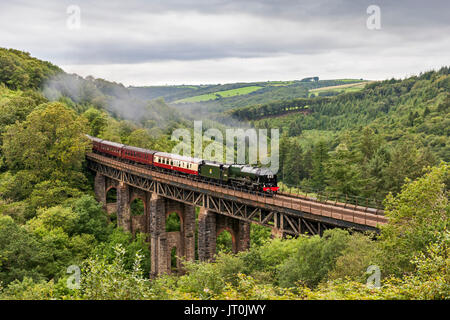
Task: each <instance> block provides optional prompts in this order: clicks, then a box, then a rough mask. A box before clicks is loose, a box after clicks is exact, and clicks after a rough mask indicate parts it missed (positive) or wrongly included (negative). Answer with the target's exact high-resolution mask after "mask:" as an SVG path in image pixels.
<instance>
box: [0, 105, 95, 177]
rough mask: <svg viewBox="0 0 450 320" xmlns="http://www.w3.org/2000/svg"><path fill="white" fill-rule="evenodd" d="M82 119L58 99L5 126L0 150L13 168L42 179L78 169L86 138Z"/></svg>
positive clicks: (84, 149)
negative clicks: (24, 118) (0, 149)
mask: <svg viewBox="0 0 450 320" xmlns="http://www.w3.org/2000/svg"><path fill="white" fill-rule="evenodd" d="M84 132H86V123H85V122H84V121H83V120H82V119H81V118H79V117H77V115H76V114H75V112H74V111H72V110H70V109H68V108H67V107H65V106H64V105H63V104H61V103H47V104H43V105H41V106H39V107H38V108H36V109H35V110H34V111H33V112H32V113H30V114H29V115H28V116H27V118H26V120H25V121H23V122H20V123H16V124H14V125H11V126H8V127H7V129H6V132H5V133H4V134H3V141H4V142H3V153H4V155H5V159H6V163H7V165H8V167H9V168H11V169H13V170H23V169H26V170H31V171H33V172H35V173H36V174H37V175H38V176H40V177H42V178H43V179H49V178H50V177H51V176H58V174H61V173H64V174H63V177H64V178H65V179H66V180H68V179H69V180H70V178H72V177H71V176H70V172H79V171H80V170H81V165H82V163H83V161H84V156H85V153H86V151H87V148H88V145H89V141H88V139H87V138H86V137H85V136H84Z"/></svg>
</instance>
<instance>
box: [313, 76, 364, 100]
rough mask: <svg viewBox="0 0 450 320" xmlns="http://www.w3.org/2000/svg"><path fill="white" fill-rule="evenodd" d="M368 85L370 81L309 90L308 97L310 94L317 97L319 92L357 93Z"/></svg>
mask: <svg viewBox="0 0 450 320" xmlns="http://www.w3.org/2000/svg"><path fill="white" fill-rule="evenodd" d="M342 81H344V82H347V81H354V80H351V79H348V80H346V79H344V80H342ZM368 83H371V81H364V82H358V83H349V84H343V85H339V86H330V87H322V88H317V89H311V90H309V94H308V96H309V97H310V96H311V94H313V93H314V94H315V95H318V94H319V93H320V92H339V93H341V92H354V91H359V90H362V89H363V88H364V87H365V86H366V84H368Z"/></svg>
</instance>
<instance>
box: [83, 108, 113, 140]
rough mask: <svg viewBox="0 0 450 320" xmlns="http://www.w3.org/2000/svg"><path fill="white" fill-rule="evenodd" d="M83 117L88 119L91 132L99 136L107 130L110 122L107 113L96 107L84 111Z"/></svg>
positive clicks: (92, 134)
mask: <svg viewBox="0 0 450 320" xmlns="http://www.w3.org/2000/svg"><path fill="white" fill-rule="evenodd" d="M83 117H84V118H86V119H87V121H88V124H89V127H90V130H89V134H90V135H91V136H94V137H98V136H99V135H100V134H101V133H103V131H104V130H105V128H106V126H107V124H108V122H107V119H108V117H107V115H106V114H105V113H104V112H102V111H100V110H98V109H95V108H92V107H91V108H89V109H87V110H86V111H85V112H84V113H83Z"/></svg>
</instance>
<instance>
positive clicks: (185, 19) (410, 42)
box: [0, 0, 450, 65]
mask: <svg viewBox="0 0 450 320" xmlns="http://www.w3.org/2000/svg"><path fill="white" fill-rule="evenodd" d="M72 4H75V5H78V6H80V8H81V10H82V11H81V12H82V16H81V18H82V29H81V30H78V31H71V30H68V29H67V28H66V26H65V23H66V19H67V13H66V8H67V6H69V5H72ZM371 4H376V5H378V6H380V8H381V15H382V16H381V17H382V29H381V30H378V31H369V30H367V28H366V27H365V20H366V19H367V14H366V8H367V7H368V6H369V5H371ZM449 9H450V2H449V1H447V0H445V1H444V0H436V1H426V2H424V1H419V0H409V1H406V0H402V1H400V0H396V1H393V0H377V1H374V0H358V1H354V0H316V1H303V0H246V1H242V0H164V1H162V0H158V1H156V0H153V1H144V0H128V1H119V0H112V1H111V0H109V1H106V0H99V1H87V0H63V1H57V0H47V1H40V2H36V1H31V0H20V1H19V0H12V1H2V2H0V46H2V47H13V48H17V49H22V50H26V51H30V52H31V53H32V54H33V55H34V56H37V57H39V58H41V59H45V60H51V61H52V62H54V63H56V64H62V65H90V64H91V65H101V64H104V65H110V64H136V63H145V62H158V61H172V60H175V61H197V60H211V59H223V58H241V59H247V58H258V57H276V56H279V55H283V54H294V55H295V54H297V55H319V54H326V53H328V52H357V53H359V54H361V55H367V54H372V55H376V54H377V52H380V51H382V50H392V51H393V52H394V51H396V52H400V51H401V52H402V53H404V52H405V50H404V48H408V49H409V50H410V52H411V55H417V56H421V55H427V52H426V50H425V49H424V48H428V47H433V48H435V47H439V46H442V47H447V48H448V41H449V39H448V36H447V34H448V33H449V32H450V24H449V23H448V12H449V11H450V10H449ZM443 54H446V53H445V52H444V53H443Z"/></svg>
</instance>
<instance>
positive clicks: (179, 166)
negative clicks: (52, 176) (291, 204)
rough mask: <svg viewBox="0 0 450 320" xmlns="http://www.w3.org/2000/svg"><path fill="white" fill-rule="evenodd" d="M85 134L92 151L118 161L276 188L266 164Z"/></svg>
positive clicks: (232, 183) (243, 185) (221, 181)
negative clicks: (224, 160)
mask: <svg viewBox="0 0 450 320" xmlns="http://www.w3.org/2000/svg"><path fill="white" fill-rule="evenodd" d="M87 137H88V138H89V139H90V140H91V141H92V151H93V152H94V153H98V154H102V155H106V156H109V157H113V158H117V159H119V160H122V161H128V162H132V163H136V164H140V165H146V166H150V167H152V168H153V169H158V170H163V171H166V172H174V171H175V172H180V173H182V174H186V175H193V176H197V177H198V178H200V179H201V180H205V181H214V182H217V183H219V184H223V185H228V186H235V187H240V188H244V189H246V190H250V191H260V192H267V193H270V194H273V193H276V192H277V191H278V189H279V187H278V186H277V176H276V175H275V174H273V173H272V171H270V169H267V168H258V167H252V166H249V165H242V164H223V163H219V162H216V161H209V160H204V159H199V158H191V157H186V156H180V155H177V154H171V153H166V152H159V151H155V150H148V149H142V148H137V147H132V146H127V145H124V144H120V143H116V142H111V141H107V140H102V139H99V138H95V137H91V136H89V135H87Z"/></svg>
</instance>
